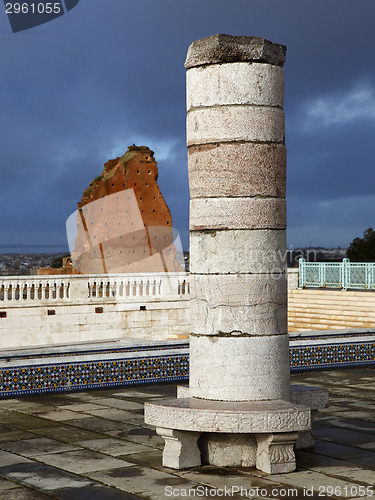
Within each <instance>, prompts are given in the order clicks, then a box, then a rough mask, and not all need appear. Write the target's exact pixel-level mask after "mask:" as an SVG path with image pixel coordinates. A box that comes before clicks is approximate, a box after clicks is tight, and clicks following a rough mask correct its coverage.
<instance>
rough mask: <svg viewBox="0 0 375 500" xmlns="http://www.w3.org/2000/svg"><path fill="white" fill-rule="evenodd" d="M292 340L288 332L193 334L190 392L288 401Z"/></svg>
mask: <svg viewBox="0 0 375 500" xmlns="http://www.w3.org/2000/svg"><path fill="white" fill-rule="evenodd" d="M288 344H289V342H288V335H274V336H270V335H268V336H264V337H215V336H207V337H203V336H202V337H195V336H194V335H193V336H192V337H191V338H190V396H191V397H194V398H203V399H213V400H218V401H261V400H263V401H266V400H273V399H284V400H286V401H288V400H289V399H290V382H289V347H288ZM167 427H168V426H167ZM223 432H224V431H223ZM227 432H229V430H228V431H227ZM280 432H281V430H280Z"/></svg>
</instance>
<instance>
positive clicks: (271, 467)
mask: <svg viewBox="0 0 375 500" xmlns="http://www.w3.org/2000/svg"><path fill="white" fill-rule="evenodd" d="M145 422H146V423H147V424H150V425H154V426H155V427H156V428H157V432H158V434H159V435H160V436H162V437H163V438H164V440H165V447H164V451H163V465H164V466H166V467H171V468H173V469H183V468H188V467H197V466H199V465H201V463H202V458H201V452H202V455H203V459H206V460H208V462H209V463H211V464H213V465H217V466H227V467H228V466H232V467H241V466H246V467H249V466H253V465H255V466H256V467H257V468H258V469H260V470H262V471H263V472H267V473H269V474H278V473H282V472H291V471H293V470H294V469H295V457H294V451H293V446H294V444H295V442H296V439H297V437H298V431H307V430H309V429H310V426H311V423H310V409H309V408H306V407H303V406H299V405H296V404H294V403H289V402H287V401H281V400H274V401H250V402H247V401H246V402H229V401H209V400H203V399H198V398H180V399H172V400H170V399H168V400H158V401H153V402H150V403H145ZM199 436H201V438H200V439H199V441H198V442H197V440H198V437H199ZM199 442H200V445H198V443H199Z"/></svg>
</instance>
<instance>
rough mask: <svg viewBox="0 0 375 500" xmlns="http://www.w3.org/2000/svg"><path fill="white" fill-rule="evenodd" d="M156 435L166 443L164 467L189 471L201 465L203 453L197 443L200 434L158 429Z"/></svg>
mask: <svg viewBox="0 0 375 500" xmlns="http://www.w3.org/2000/svg"><path fill="white" fill-rule="evenodd" d="M156 433H157V434H159V436H161V437H162V438H163V439H164V441H165V445H164V450H163V466H164V467H170V468H171V469H187V468H189V467H198V466H200V465H201V453H200V451H199V448H198V445H197V441H198V438H199V436H200V433H199V432H188V431H177V430H174V429H164V428H162V427H157V428H156Z"/></svg>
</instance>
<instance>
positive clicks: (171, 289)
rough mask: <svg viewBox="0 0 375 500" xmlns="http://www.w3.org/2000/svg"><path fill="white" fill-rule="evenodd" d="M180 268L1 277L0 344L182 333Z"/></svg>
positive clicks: (184, 290) (185, 332) (185, 311)
mask: <svg viewBox="0 0 375 500" xmlns="http://www.w3.org/2000/svg"><path fill="white" fill-rule="evenodd" d="M186 277H187V276H186V274H185V273H175V274H169V275H167V276H166V275H160V274H149V275H145V276H139V275H138V276H135V275H125V276H122V277H121V276H116V277H115V278H109V277H108V275H107V276H105V275H104V276H99V275H98V276H90V277H85V276H72V277H67V276H40V277H39V276H38V277H35V278H34V277H33V278H25V277H13V278H5V279H1V280H0V349H16V348H22V347H35V346H46V345H48V346H51V345H60V344H75V343H80V342H101V341H106V340H111V339H124V338H138V339H148V340H158V339H178V338H187V337H188V336H189V333H190V308H189V285H188V283H187V281H186Z"/></svg>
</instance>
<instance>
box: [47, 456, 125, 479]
mask: <svg viewBox="0 0 375 500" xmlns="http://www.w3.org/2000/svg"><path fill="white" fill-rule="evenodd" d="M38 460H39V461H40V462H43V463H45V464H48V465H51V466H53V467H58V468H61V469H63V470H66V471H69V472H73V473H75V474H85V473H87V472H91V471H100V470H105V469H115V468H123V467H124V468H125V467H129V466H132V465H133V464H132V463H130V462H126V461H125V460H120V459H117V458H113V457H109V456H107V455H103V454H101V453H97V452H95V451H90V450H79V451H68V452H66V453H51V454H46V455H40V456H39V457H38Z"/></svg>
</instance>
